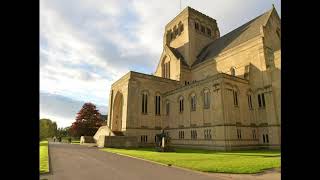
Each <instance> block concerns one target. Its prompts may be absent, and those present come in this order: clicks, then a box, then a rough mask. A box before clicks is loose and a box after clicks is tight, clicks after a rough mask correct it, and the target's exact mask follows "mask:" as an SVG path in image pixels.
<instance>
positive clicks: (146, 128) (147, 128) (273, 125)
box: [127, 124, 281, 130]
mask: <svg viewBox="0 0 320 180" xmlns="http://www.w3.org/2000/svg"><path fill="white" fill-rule="evenodd" d="M220 126H235V127H251V128H261V127H280V126H281V125H280V124H268V125H267V124H260V125H252V124H250V125H249V124H248V125H245V124H242V125H237V124H215V125H209V126H196V127H176V128H170V127H169V128H165V130H179V129H181V130H188V129H198V128H211V127H220ZM127 129H128V130H130V129H139V130H159V129H157V128H151V127H136V128H133V127H132V128H131V127H128V128H127Z"/></svg>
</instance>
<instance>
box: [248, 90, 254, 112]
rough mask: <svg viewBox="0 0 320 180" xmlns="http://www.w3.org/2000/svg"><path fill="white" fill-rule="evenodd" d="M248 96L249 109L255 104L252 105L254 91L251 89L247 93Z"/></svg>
mask: <svg viewBox="0 0 320 180" xmlns="http://www.w3.org/2000/svg"><path fill="white" fill-rule="evenodd" d="M247 98H248V108H249V110H252V109H253V105H252V92H251V91H250V90H249V92H248V93H247Z"/></svg>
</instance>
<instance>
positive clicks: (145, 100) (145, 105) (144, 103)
mask: <svg viewBox="0 0 320 180" xmlns="http://www.w3.org/2000/svg"><path fill="white" fill-rule="evenodd" d="M141 105H142V114H147V113H148V94H147V92H143V93H142V102H141Z"/></svg>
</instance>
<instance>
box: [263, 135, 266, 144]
mask: <svg viewBox="0 0 320 180" xmlns="http://www.w3.org/2000/svg"><path fill="white" fill-rule="evenodd" d="M265 142H266V139H265V136H264V135H263V143H265Z"/></svg>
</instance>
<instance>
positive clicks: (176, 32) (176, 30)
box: [173, 26, 179, 37]
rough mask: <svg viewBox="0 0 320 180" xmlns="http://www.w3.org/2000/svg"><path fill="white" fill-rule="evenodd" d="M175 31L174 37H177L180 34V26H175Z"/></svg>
mask: <svg viewBox="0 0 320 180" xmlns="http://www.w3.org/2000/svg"><path fill="white" fill-rule="evenodd" d="M173 32H174V37H177V36H178V34H179V33H178V28H177V26H174V28H173Z"/></svg>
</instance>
